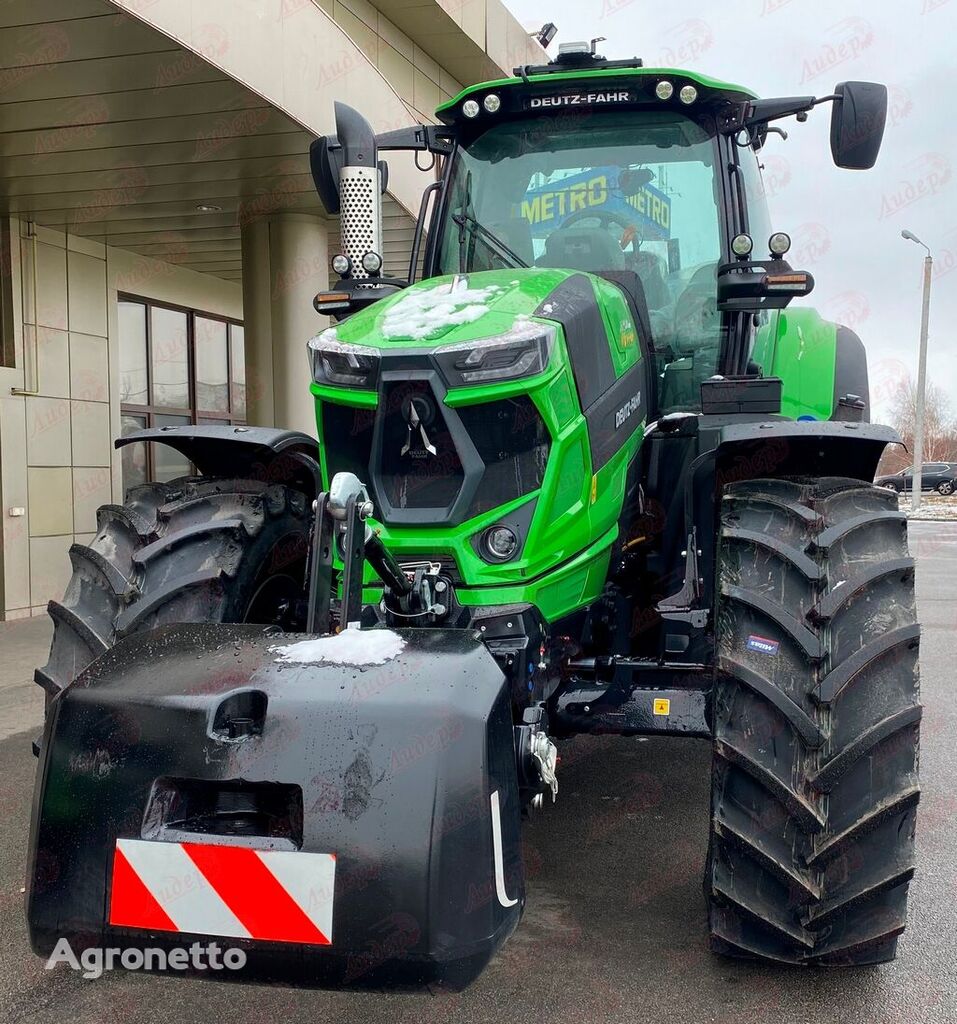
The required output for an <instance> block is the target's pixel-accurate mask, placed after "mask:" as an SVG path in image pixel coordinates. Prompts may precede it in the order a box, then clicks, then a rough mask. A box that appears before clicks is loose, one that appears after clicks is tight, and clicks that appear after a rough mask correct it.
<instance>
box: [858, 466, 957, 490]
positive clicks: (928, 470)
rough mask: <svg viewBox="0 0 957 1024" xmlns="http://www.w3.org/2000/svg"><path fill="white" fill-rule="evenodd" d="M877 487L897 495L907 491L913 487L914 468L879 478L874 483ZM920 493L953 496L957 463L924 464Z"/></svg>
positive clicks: (909, 467) (956, 486) (956, 484)
mask: <svg viewBox="0 0 957 1024" xmlns="http://www.w3.org/2000/svg"><path fill="white" fill-rule="evenodd" d="M874 483H875V484H877V486H878V487H889V488H890V489H891V490H893V491H897V492H898V493H899V492H901V491H909V490H910V489H911V488H912V487H913V486H914V467H913V466H908V467H907V469H902V470H901V471H900V472H899V473H891V474H890V475H888V476H879V477H877V478H876V479H875V481H874ZM920 489H921V490H922V491H937V493H938V494H953V493H954V491H955V490H957V463H954V462H925V463H924V469H923V471H922V472H921V476H920Z"/></svg>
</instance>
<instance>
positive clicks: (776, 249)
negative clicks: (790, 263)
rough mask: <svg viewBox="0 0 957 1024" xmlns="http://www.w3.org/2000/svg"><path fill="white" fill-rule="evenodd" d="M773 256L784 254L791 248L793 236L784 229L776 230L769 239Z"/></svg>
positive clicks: (769, 246)
mask: <svg viewBox="0 0 957 1024" xmlns="http://www.w3.org/2000/svg"><path fill="white" fill-rule="evenodd" d="M768 248H769V249H770V250H771V255H772V256H783V255H784V254H785V253H786V252H787V251H788V249H790V248H791V236H790V235H789V234H787V233H786V232H784V231H775V232H774V234H773V235H772V236H771V237H770V238H769V239H768Z"/></svg>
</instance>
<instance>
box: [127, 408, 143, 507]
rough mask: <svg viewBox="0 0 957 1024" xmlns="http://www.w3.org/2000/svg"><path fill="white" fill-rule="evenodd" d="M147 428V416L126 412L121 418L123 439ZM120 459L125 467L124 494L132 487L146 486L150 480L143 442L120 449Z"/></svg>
mask: <svg viewBox="0 0 957 1024" xmlns="http://www.w3.org/2000/svg"><path fill="white" fill-rule="evenodd" d="M145 427H146V417H145V416H133V415H131V414H130V413H126V412H125V413H123V415H122V416H121V417H120V433H121V434H122V435H123V437H126V436H127V435H128V434H132V433H133V432H134V431H136V430H143V429H144V428H145ZM120 458H121V460H122V466H123V493H124V494H126V492H127V491H128V490H129V489H130V488H131V487H137V486H139V484H145V483H146V481H147V479H148V474H147V463H146V445H145V444H144V443H143V442H142V441H139V442H138V443H136V444H128V445H127V446H126V447H125V448H121V449H120Z"/></svg>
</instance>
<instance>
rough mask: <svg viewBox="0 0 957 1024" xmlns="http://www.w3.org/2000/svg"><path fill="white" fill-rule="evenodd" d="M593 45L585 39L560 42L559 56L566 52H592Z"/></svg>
mask: <svg viewBox="0 0 957 1024" xmlns="http://www.w3.org/2000/svg"><path fill="white" fill-rule="evenodd" d="M591 52H592V48H591V46H590V45H589V44H588V43H586V42H583V41H576V42H573V43H559V44H558V56H559V57H561V56H562V55H563V54H566V53H576V54H577V53H591Z"/></svg>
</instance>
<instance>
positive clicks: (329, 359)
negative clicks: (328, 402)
mask: <svg viewBox="0 0 957 1024" xmlns="http://www.w3.org/2000/svg"><path fill="white" fill-rule="evenodd" d="M309 354H310V356H311V357H312V379H313V380H314V381H315V382H316V383H317V384H334V385H336V386H338V387H350V388H375V386H376V384H377V382H378V378H379V353H378V352H376V351H375V349H370V348H366V346H364V345H350V344H348V343H347V342H344V341H339V339H338V338H337V337H336V333H335V328H333V329H332V330H328V331H323V332H322V334H319V335H317V336H316V337H315V338H312V339H311V340H310V342H309Z"/></svg>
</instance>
